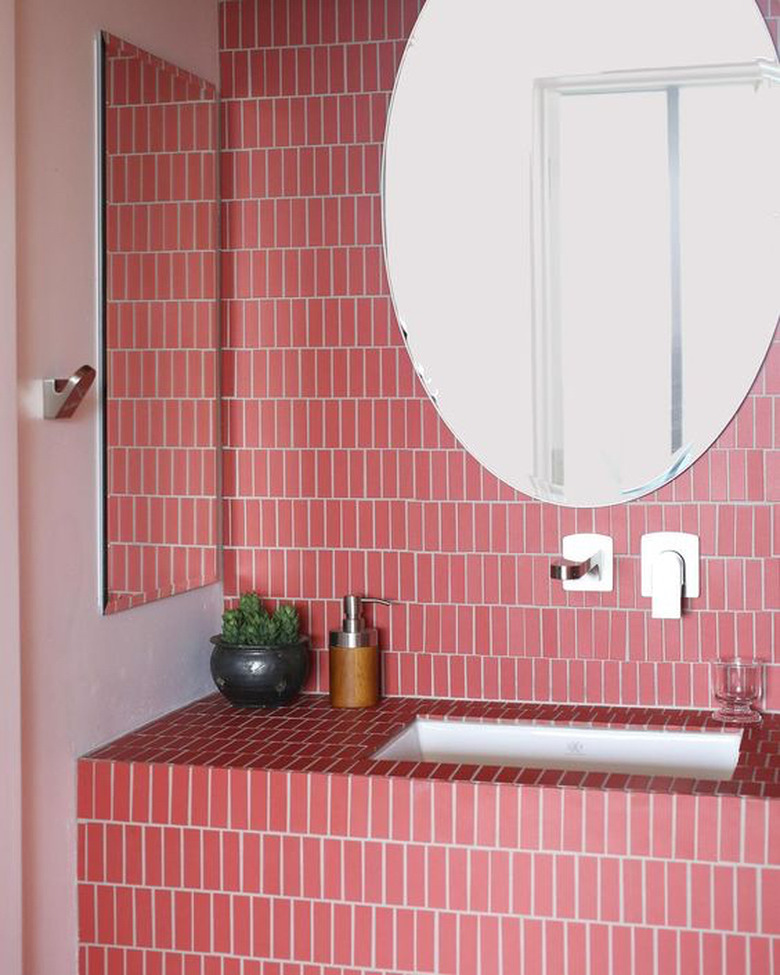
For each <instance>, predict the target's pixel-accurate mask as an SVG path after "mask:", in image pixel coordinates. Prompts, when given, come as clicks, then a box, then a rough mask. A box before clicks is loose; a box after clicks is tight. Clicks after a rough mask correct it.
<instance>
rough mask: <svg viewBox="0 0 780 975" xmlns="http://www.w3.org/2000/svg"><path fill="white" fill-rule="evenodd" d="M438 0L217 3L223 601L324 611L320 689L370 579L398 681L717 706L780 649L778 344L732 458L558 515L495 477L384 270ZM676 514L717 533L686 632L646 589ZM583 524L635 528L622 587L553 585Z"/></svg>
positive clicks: (435, 690) (742, 420)
mask: <svg viewBox="0 0 780 975" xmlns="http://www.w3.org/2000/svg"><path fill="white" fill-rule="evenodd" d="M420 6H421V3H420V2H419V0H405V2H400V0H399V2H397V3H395V2H393V3H388V4H386V3H384V2H383V0H340V2H338V3H327V4H326V3H306V4H302V3H300V2H299V0H274V2H273V3H271V2H264V0H226V2H223V3H222V5H221V8H220V9H221V32H222V33H221V48H222V53H221V59H222V60H221V78H222V92H223V96H224V98H225V102H224V107H225V133H224V145H225V152H224V154H223V173H222V176H223V195H224V201H225V202H224V206H223V214H224V221H223V228H224V230H223V232H224V244H225V247H226V251H225V254H224V256H223V295H224V297H225V305H224V308H225V343H224V344H225V352H224V365H223V371H224V379H223V393H224V397H225V404H224V406H225V409H224V416H225V437H226V444H227V449H226V451H225V455H224V458H225V466H224V489H225V497H226V500H225V531H226V534H225V537H226V540H227V548H226V580H225V582H226V594H227V596H228V597H233V596H235V595H236V594H237V593H238V592H239V591H242V590H245V589H248V588H256V589H258V590H260V591H261V592H263V593H265V594H268V595H269V596H270V597H272V598H284V599H291V600H295V601H296V602H297V603H299V604H300V605H301V607H302V608H303V609H304V610H305V613H306V616H307V624H308V628H309V629H310V631H311V633H312V635H313V637H314V645H315V646H316V647H318V648H319V651H320V652H319V653H318V659H317V665H318V666H317V672H316V674H315V679H314V686H316V687H318V688H319V689H324V688H325V687H326V684H327V674H326V660H327V657H326V653H325V652H324V649H323V648H324V647H325V644H326V640H327V631H328V629H329V628H332V627H335V626H336V625H338V621H339V617H340V612H339V605H340V603H339V601H340V599H341V597H342V596H343V595H344V594H345V593H347V592H351V591H354V592H365V593H370V594H373V595H382V596H386V597H389V598H392V599H397V600H399V605H397V606H396V607H395V608H394V609H393V610H392V613H391V615H390V621H389V624H388V617H387V615H386V610H384V609H381V608H380V609H377V610H376V612H375V620H376V622H377V623H378V624H379V625H380V627H381V629H382V632H383V639H384V644H385V655H384V659H385V666H386V674H385V678H386V679H385V687H386V690H387V691H388V692H390V693H391V694H397V693H403V694H419V695H425V696H427V695H437V696H444V697H450V696H451V697H469V698H487V699H492V698H502V699H508V700H514V699H521V700H523V699H524V700H528V699H532V700H558V701H561V700H562V701H566V700H568V701H572V702H579V701H587V702H594V703H600V702H605V703H607V702H620V703H624V704H635V703H636V704H645V705H677V706H700V707H707V706H708V705H709V703H710V680H709V660H710V659H711V658H713V657H714V656H716V655H717V654H718V653H725V654H727V653H732V652H736V653H738V654H740V655H746V656H751V655H753V654H754V653H755V654H756V655H758V656H760V657H762V658H764V659H771V660H772V662H773V663H776V662H777V659H778V658H777V656H776V655H775V656H773V649H772V636H773V632H772V627H773V617H774V614H775V611H776V610H777V608H778V596H779V595H780V593H779V587H778V574H777V562H776V561H773V556H774V555H776V541H775V540H774V539H775V538H776V537H777V536H776V534H775V535H773V531H772V525H773V522H772V517H773V510H772V503H773V502H774V501H776V500H778V497H780V478H778V474H780V451H778V450H777V449H776V446H777V439H776V438H777V435H778V433H780V431H779V430H778V429H777V420H776V419H775V417H776V416H777V406H778V403H779V402H780V400H779V399H778V394H780V344H778V343H777V342H776V343H775V345H774V348H773V351H772V353H771V354H770V356H769V358H768V360H767V362H766V364H765V366H764V368H763V369H762V371H761V373H760V375H759V377H758V379H757V381H756V383H755V385H754V387H753V391H752V393H751V395H750V396H749V397H748V399H747V400H746V401H745V403H744V405H743V407H742V408H741V410H740V411H739V413H738V415H737V417H736V418H735V420H734V422H733V423H732V424H731V425H730V426H729V428H728V429H727V430H726V431H725V432H724V434H723V435H722V436H721V437H720V439H719V440H718V441H717V443H716V444H715V445H714V447H713V448H712V449H711V450H710V451H709V452H708V453H707V454H706V455H705V456H704V457H702V458H701V459H700V460H699V461H698V463H697V464H695V465H694V467H693V468H691V469H690V470H689V471H688V472H686V473H685V474H684V475H683V476H681V477H679V478H678V479H677V480H676V481H674V482H673V483H672V484H670V485H669V486H667V487H666V488H664V489H663V490H662V491H659V492H657V493H656V494H655V495H652V496H649V497H647V498H646V499H643V500H641V501H638V502H635V503H632V504H628V505H622V506H619V507H613V508H605V509H598V510H595V511H594V510H592V509H582V510H572V509H560V508H556V507H553V506H551V505H545V504H541V503H538V502H535V501H531V500H529V499H528V498H526V497H524V496H522V495H520V494H518V493H517V492H515V491H512V490H510V489H509V488H507V487H506V486H505V485H503V484H501V483H499V482H498V481H497V480H496V479H495V478H494V477H493V476H491V475H490V474H489V473H487V472H486V471H484V470H483V469H482V468H481V467H480V466H479V465H478V464H477V463H476V462H475V461H474V460H473V459H472V458H471V457H470V456H469V455H468V454H467V453H466V452H465V451H464V450H463V449H462V448H461V447H460V446H459V445H458V444H457V443H456V442H455V441H454V439H453V437H452V436H451V434H450V433H449V431H448V430H447V429H446V428H445V427H444V425H443V424H442V423H441V422H440V421H439V419H438V416H437V414H436V412H435V410H434V409H433V407H432V405H431V403H430V402H429V401H428V400H427V399H426V397H425V396H424V394H423V392H422V389H421V387H420V384H419V382H418V381H417V379H416V377H415V375H414V372H413V369H412V366H411V363H410V360H409V357H408V355H407V353H406V351H405V349H404V347H403V345H402V342H401V337H400V334H399V331H398V328H397V325H396V323H395V320H394V317H393V312H392V308H391V303H390V297H389V291H388V286H387V282H386V279H385V275H384V269H383V264H382V248H381V215H380V198H379V179H380V163H381V152H382V139H383V133H384V126H385V116H386V111H387V106H388V102H389V98H390V93H391V91H392V87H393V82H394V78H395V73H396V69H397V65H398V63H399V59H400V57H401V54H402V51H403V48H404V43H405V39H406V37H407V36H408V34H409V31H410V30H411V27H412V25H413V23H414V20H415V18H416V16H417V13H418V9H419V7H420ZM764 13H765V14H767V15H768V14H769V10H768V8H767V7H766V4H765V9H764ZM770 26H771V27H772V30H773V31H775V30H776V20H774V19H771V18H770ZM707 29H714V28H713V27H712V26H711V25H709V24H702V30H707ZM421 273H423V272H421ZM735 327H738V323H735ZM661 529H666V530H671V531H679V530H683V531H688V532H694V533H696V534H698V535H699V536H700V539H701V546H702V571H703V588H702V595H701V597H700V598H699V599H697V600H695V601H693V602H692V604H691V606H690V610H689V611H688V612H687V613H686V615H685V617H684V619H683V620H682V621H681V622H679V623H678V622H676V621H658V620H651V619H650V613H649V602H648V600H645V599H642V598H641V597H640V596H639V595H638V580H639V558H638V556H639V545H640V538H641V535H642V534H643V533H645V532H648V531H658V530H661ZM572 531H586V532H587V531H598V532H603V533H606V534H609V535H611V536H612V537H613V538H614V541H615V552H616V556H617V567H616V587H615V591H614V592H612V593H609V594H604V595H600V594H574V593H571V594H564V592H563V590H562V588H561V586H560V584H557V583H551V582H550V580H549V563H550V560H551V559H552V558H553V557H555V556H557V555H559V553H560V551H561V537H562V536H563V535H565V534H568V533H570V532H572ZM774 653H775V654H776V651H774ZM768 704H769V706H770V707H771V708H773V709H778V708H780V680H779V679H778V678H777V675H776V674H773V675H772V682H771V684H770V691H769V695H768Z"/></svg>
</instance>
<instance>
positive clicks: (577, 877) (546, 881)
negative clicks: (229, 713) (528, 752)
mask: <svg viewBox="0 0 780 975" xmlns="http://www.w3.org/2000/svg"><path fill="white" fill-rule="evenodd" d="M79 815H80V823H79V912H80V942H81V947H80V966H81V968H80V970H81V973H82V975H108V973H111V975H130V973H147V975H148V973H159V975H163V973H164V975H170V973H177V975H183V973H198V975H212V973H213V975H217V973H219V975H410V973H412V972H415V973H422V972H431V973H437V975H471V973H477V972H479V973H482V975H488V973H491V975H492V973H495V975H514V973H517V972H523V973H524V975H546V973H552V972H568V973H569V975H580V973H582V975H585V973H587V972H597V971H604V972H610V973H612V975H657V973H663V975H705V973H707V975H710V973H719V975H747V973H752V975H759V973H761V975H764V973H766V975H770V973H777V972H779V971H780V909H779V908H778V905H780V844H779V842H778V837H780V818H778V803H777V801H766V800H762V799H748V800H744V799H734V798H727V797H722V798H717V797H712V796H685V795H676V796H670V795H661V794H656V795H649V794H646V793H624V792H619V791H613V792H610V791H604V792H602V791H599V790H579V789H545V788H541V789H540V788H532V787H522V788H518V787H516V786H497V785H493V784H474V783H470V782H457V783H453V782H430V781H422V780H409V779H403V778H392V779H391V778H361V777H348V776H338V775H336V776H327V775H318V774H311V775H306V774H297V773H287V772H267V771H257V770H251V771H250V770H245V769H222V768H204V767H188V766H168V765H154V764H152V765H144V764H130V763H123V762H114V763H112V762H108V761H90V760H82V761H81V763H80V766H79Z"/></svg>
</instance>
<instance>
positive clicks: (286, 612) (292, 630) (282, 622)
mask: <svg viewBox="0 0 780 975" xmlns="http://www.w3.org/2000/svg"><path fill="white" fill-rule="evenodd" d="M274 622H275V623H276V625H277V626H278V628H279V642H280V643H297V642H298V637H299V636H300V629H301V623H300V619H299V618H298V610H297V609H296V608H295V607H294V606H280V607H279V608H278V609H277V610H276V612H275V613H274Z"/></svg>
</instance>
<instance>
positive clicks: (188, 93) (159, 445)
mask: <svg viewBox="0 0 780 975" xmlns="http://www.w3.org/2000/svg"><path fill="white" fill-rule="evenodd" d="M99 46H100V71H99V75H100V84H99V89H100V91H99V100H100V104H99V110H100V118H101V120H102V125H101V130H102V149H101V152H102V156H101V159H102V179H101V180H100V183H101V212H102V241H101V255H102V273H101V279H102V301H101V306H102V365H103V379H104V381H103V397H104V403H103V424H102V431H103V486H104V488H103V561H104V566H103V567H104V572H103V581H102V590H103V592H102V604H103V608H104V611H105V612H106V613H113V612H116V611H118V610H121V609H128V608H130V607H132V606H135V605H138V604H140V603H145V602H149V601H150V600H153V599H160V598H163V597H165V596H170V595H174V594H175V593H179V592H183V591H186V590H189V589H194V588H197V587H200V586H205V585H208V584H209V583H212V582H215V581H216V580H217V579H218V558H217V551H218V442H219V441H218V437H219V431H218V408H217V386H218V383H217V377H218V360H217V356H218V322H219V317H218V285H217V227H218V192H217V187H218V178H217V172H218V170H217V148H218V127H217V93H216V89H215V87H214V86H213V85H212V84H210V83H208V82H205V81H203V80H202V79H200V78H197V77H195V76H194V75H192V74H189V73H188V72H186V71H183V70H181V69H179V68H177V67H175V66H174V65H171V64H168V63H166V62H164V61H162V60H160V59H159V58H156V57H154V56H153V55H151V54H148V53H146V52H144V51H141V50H139V49H138V48H137V47H134V46H133V45H131V44H129V43H127V42H125V41H123V40H121V39H119V38H117V37H113V36H112V35H110V34H103V35H102V36H101V38H100V41H99Z"/></svg>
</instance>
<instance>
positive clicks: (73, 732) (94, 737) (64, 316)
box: [0, 0, 221, 975]
mask: <svg viewBox="0 0 780 975" xmlns="http://www.w3.org/2000/svg"><path fill="white" fill-rule="evenodd" d="M17 18H18V19H17V35H16V55H17V73H16V81H17V99H18V100H17V118H18V142H17V152H18V155H17V172H18V252H17V258H18V305H19V333H18V341H19V378H20V384H21V394H22V396H21V403H22V408H21V417H20V425H19V436H20V472H19V473H20V497H21V507H20V528H21V537H22V540H23V543H22V549H21V589H22V599H21V633H22V646H23V654H22V712H23V756H24V762H23V767H24V782H23V797H24V810H25V812H24V822H25V837H24V875H25V892H24V906H25V922H24V944H25V961H24V971H25V975H73V973H74V972H75V970H76V940H77V939H76V892H75V888H74V885H73V877H74V876H75V872H76V861H75V849H76V841H75V837H76V825H75V758H76V756H77V755H79V754H82V753H83V752H84V751H86V750H88V749H89V748H91V747H92V746H94V745H96V744H97V743H99V742H101V741H105V740H106V739H109V738H112V737H114V736H115V735H117V734H118V733H120V732H122V731H125V730H127V729H129V728H132V727H135V726H137V725H138V724H139V723H141V722H144V721H146V720H148V719H149V718H151V717H153V716H155V715H157V714H160V713H161V712H163V711H166V710H169V709H170V708H172V707H174V706H176V705H178V704H180V703H182V702H185V701H187V700H190V699H192V698H194V697H197V696H199V695H200V694H202V693H203V692H205V691H206V690H207V689H208V688H209V685H210V683H211V681H210V677H209V671H208V650H209V647H208V643H207V637H208V635H209V634H210V633H211V632H213V629H214V622H215V620H216V618H217V616H218V613H219V609H220V606H221V591H220V588H219V587H218V586H214V587H211V588H209V589H204V590H200V591H198V592H192V593H188V594H185V595H182V596H177V597H175V598H173V599H167V600H163V601H161V602H159V603H156V604H154V605H149V606H145V607H142V608H139V609H136V610H133V611H132V612H129V613H121V614H118V615H116V616H114V617H111V618H104V617H102V616H101V615H100V612H99V609H98V577H97V569H98V531H97V511H98V494H97V482H98V472H97V467H96V464H97V458H98V456H99V454H98V433H97V398H96V396H95V395H94V393H91V394H90V396H89V398H88V400H86V401H85V403H84V405H83V407H82V409H81V410H80V411H79V413H78V414H77V415H76V416H75V417H74V418H73V419H72V420H69V421H67V422H57V423H55V422H49V421H46V422H44V421H43V420H42V419H41V413H40V400H39V394H38V381H39V379H40V377H44V376H58V375H63V374H67V373H68V372H69V371H70V370H72V369H74V368H76V367H77V366H79V365H81V364H82V363H85V362H91V363H94V362H95V360H96V350H97V310H96V299H95V294H96V288H95V248H96V239H95V225H96V208H95V158H96V144H95V95H94V91H95V35H96V32H97V31H98V30H99V29H101V28H102V29H107V30H110V31H112V32H114V33H116V34H118V35H120V36H122V37H124V38H126V39H127V40H129V41H131V42H134V43H136V44H138V45H139V46H141V47H144V48H146V49H148V50H150V51H152V52H153V53H155V54H159V55H160V56H162V57H164V58H166V59H168V60H170V61H172V62H174V63H176V64H179V65H181V66H182V67H184V68H187V69H189V70H191V71H194V72H196V73H198V74H200V75H202V76H204V77H205V78H207V79H208V80H210V81H216V80H217V50H216V38H217V17H216V5H215V3H214V2H213V0H166V2H165V3H160V2H157V0H133V2H132V3H127V2H125V0H70V2H68V3H61V2H59V0H25V2H24V3H20V4H18V5H17ZM0 36H3V34H2V32H0ZM6 64H7V62H5V61H3V67H2V69H1V70H3V71H5V70H6ZM0 90H2V93H3V94H2V96H0V97H3V98H5V97H6V90H7V89H6V86H5V85H0ZM2 144H3V145H5V142H4V141H3V143H2ZM0 293H4V291H2V292H0ZM2 341H3V342H5V341H6V340H5V338H3V339H2ZM2 352H3V353H4V352H5V347H3V349H2ZM5 361H6V358H5V355H4V354H2V355H0V362H5ZM0 388H5V384H0ZM0 415H2V417H3V419H2V421H0V423H2V424H5V422H6V421H5V417H6V413H5V411H4V410H0ZM0 429H2V430H3V431H4V430H5V427H4V426H2V427H0ZM1 435H2V434H0V436H1ZM4 455H5V452H4ZM7 470H8V468H7V467H6V465H5V464H4V465H3V470H2V473H1V474H0V477H3V478H4V477H6V474H7ZM4 490H5V489H4V487H2V486H0V496H1V497H3V498H4V497H5V494H4ZM4 515H5V511H4ZM2 557H3V558H5V557H6V554H5V552H3V556H2ZM5 587H6V584H5V583H4V585H3V587H2V588H3V590H4V591H3V598H5V595H6V594H5ZM8 618H9V617H7V616H5V614H4V615H3V619H4V624H3V625H4V633H6V632H7V621H8ZM4 640H5V637H4ZM5 649H6V648H5V647H4V650H5ZM5 971H6V969H5V968H3V972H4V975H5Z"/></svg>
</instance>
